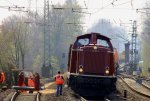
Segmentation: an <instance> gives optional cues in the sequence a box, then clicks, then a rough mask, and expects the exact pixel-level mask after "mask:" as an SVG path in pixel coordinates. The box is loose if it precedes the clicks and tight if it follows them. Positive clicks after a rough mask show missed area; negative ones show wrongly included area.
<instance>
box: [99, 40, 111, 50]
mask: <svg viewBox="0 0 150 101" xmlns="http://www.w3.org/2000/svg"><path fill="white" fill-rule="evenodd" d="M97 45H100V46H103V47H107V48H109V44H108V42H107V40H102V39H97Z"/></svg>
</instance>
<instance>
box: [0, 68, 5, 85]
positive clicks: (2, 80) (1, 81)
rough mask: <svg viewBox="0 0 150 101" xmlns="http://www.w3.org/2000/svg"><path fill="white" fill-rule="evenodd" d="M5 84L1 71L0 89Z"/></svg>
mask: <svg viewBox="0 0 150 101" xmlns="http://www.w3.org/2000/svg"><path fill="white" fill-rule="evenodd" d="M4 84H5V74H4V72H3V71H1V72H0V88H1V87H2V86H3V85H4Z"/></svg>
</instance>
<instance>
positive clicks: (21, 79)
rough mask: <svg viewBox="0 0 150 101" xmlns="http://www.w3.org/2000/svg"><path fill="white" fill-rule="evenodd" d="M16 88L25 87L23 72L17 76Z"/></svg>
mask: <svg viewBox="0 0 150 101" xmlns="http://www.w3.org/2000/svg"><path fill="white" fill-rule="evenodd" d="M18 86H26V85H25V77H24V73H23V72H21V73H20V74H19V76H18Z"/></svg>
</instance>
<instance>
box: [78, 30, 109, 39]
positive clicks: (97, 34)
mask: <svg viewBox="0 0 150 101" xmlns="http://www.w3.org/2000/svg"><path fill="white" fill-rule="evenodd" d="M92 34H96V36H97V37H102V38H104V39H106V40H110V38H109V37H107V36H104V35H102V34H100V33H95V32H91V33H89V34H84V35H80V36H78V37H77V39H79V38H84V37H89V38H90V37H91V35H92Z"/></svg>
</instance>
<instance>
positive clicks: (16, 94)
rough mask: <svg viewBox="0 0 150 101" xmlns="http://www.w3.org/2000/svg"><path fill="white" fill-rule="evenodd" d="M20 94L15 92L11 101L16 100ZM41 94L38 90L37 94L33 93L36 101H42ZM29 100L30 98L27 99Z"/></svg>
mask: <svg viewBox="0 0 150 101" xmlns="http://www.w3.org/2000/svg"><path fill="white" fill-rule="evenodd" d="M19 95H20V93H19V92H17V91H16V92H15V93H14V94H13V96H12V97H11V100H10V101H15V100H16V99H17V97H18V96H19ZM40 95H41V94H40V93H39V92H38V93H37V94H36V95H33V97H34V98H35V100H34V101H40ZM27 100H28V99H27Z"/></svg>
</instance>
